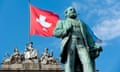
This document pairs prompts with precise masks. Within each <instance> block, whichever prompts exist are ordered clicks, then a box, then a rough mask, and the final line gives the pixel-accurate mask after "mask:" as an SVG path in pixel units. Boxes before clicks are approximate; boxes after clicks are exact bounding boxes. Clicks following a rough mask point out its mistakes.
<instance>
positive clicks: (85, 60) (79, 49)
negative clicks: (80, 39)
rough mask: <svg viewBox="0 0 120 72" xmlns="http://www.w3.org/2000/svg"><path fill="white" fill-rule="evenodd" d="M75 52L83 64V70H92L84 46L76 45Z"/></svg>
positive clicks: (90, 71) (87, 71)
mask: <svg viewBox="0 0 120 72" xmlns="http://www.w3.org/2000/svg"><path fill="white" fill-rule="evenodd" d="M77 52H78V55H79V58H80V60H81V63H82V66H83V72H94V69H93V66H92V62H91V59H90V56H89V53H88V51H87V49H86V48H84V47H80V46H79V45H78V46H77Z"/></svg>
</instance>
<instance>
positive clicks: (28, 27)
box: [28, 0, 31, 42]
mask: <svg viewBox="0 0 120 72" xmlns="http://www.w3.org/2000/svg"><path fill="white" fill-rule="evenodd" d="M28 8H29V12H28V18H29V20H28V21H29V22H28V26H29V27H28V42H30V23H31V22H30V0H28Z"/></svg>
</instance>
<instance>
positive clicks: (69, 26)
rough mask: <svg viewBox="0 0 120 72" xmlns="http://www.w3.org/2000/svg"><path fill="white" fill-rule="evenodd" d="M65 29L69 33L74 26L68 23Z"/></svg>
mask: <svg viewBox="0 0 120 72" xmlns="http://www.w3.org/2000/svg"><path fill="white" fill-rule="evenodd" d="M65 28H66V30H67V31H69V30H70V29H71V28H72V24H71V23H66V24H65Z"/></svg>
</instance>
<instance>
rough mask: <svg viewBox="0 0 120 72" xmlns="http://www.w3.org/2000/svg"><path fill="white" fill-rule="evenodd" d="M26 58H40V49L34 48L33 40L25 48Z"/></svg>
mask: <svg viewBox="0 0 120 72" xmlns="http://www.w3.org/2000/svg"><path fill="white" fill-rule="evenodd" d="M24 54H25V59H29V60H31V59H38V51H37V50H35V49H34V48H33V42H29V43H28V44H27V46H26V50H25V53H24Z"/></svg>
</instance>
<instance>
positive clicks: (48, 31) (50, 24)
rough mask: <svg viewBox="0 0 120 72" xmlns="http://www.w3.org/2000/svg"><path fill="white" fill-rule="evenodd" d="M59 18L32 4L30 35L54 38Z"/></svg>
mask: <svg viewBox="0 0 120 72" xmlns="http://www.w3.org/2000/svg"><path fill="white" fill-rule="evenodd" d="M58 20H59V16H58V15H57V14H55V13H53V12H50V11H47V10H42V9H39V8H37V7H35V6H33V5H31V4H30V35H40V36H52V35H53V30H54V28H55V27H56V24H57V21H58Z"/></svg>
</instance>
